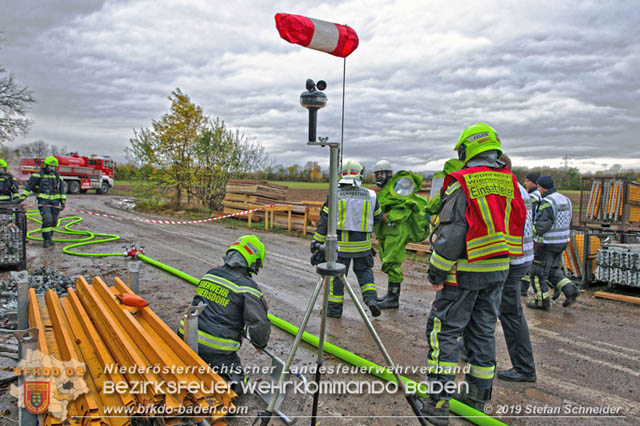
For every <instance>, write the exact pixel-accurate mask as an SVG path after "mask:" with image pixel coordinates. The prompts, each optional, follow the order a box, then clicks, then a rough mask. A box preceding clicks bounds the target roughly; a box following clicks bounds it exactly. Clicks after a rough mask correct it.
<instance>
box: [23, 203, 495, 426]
mask: <svg viewBox="0 0 640 426" xmlns="http://www.w3.org/2000/svg"><path fill="white" fill-rule="evenodd" d="M39 214H40V212H39V211H38V210H28V211H27V214H26V215H27V218H28V219H30V220H33V221H34V222H37V223H39V224H40V225H42V221H41V220H39V219H38V218H37V217H36V216H38V215H39ZM82 220H83V219H82V218H81V217H80V216H66V217H63V218H61V219H59V220H58V224H57V226H56V228H55V229H54V232H58V233H60V234H67V235H77V236H82V238H71V239H67V238H65V239H57V238H54V239H53V241H59V242H73V244H69V245H67V246H65V247H63V249H62V251H63V252H64V253H66V254H70V255H72V256H94V257H106V256H122V253H80V252H75V251H71V250H70V249H72V248H75V247H81V246H86V245H91V244H99V243H106V242H110V241H116V240H118V239H120V237H119V236H118V235H115V234H100V233H97V232H91V231H86V230H77V229H72V228H71V226H73V225H76V224H78V223H80V222H82ZM64 222H67V223H66V224H65V225H64V227H63V228H62V229H60V226H61V225H62V224H63V223H64ZM40 229H41V228H37V229H34V230H31V231H29V232H27V238H29V239H30V240H37V241H42V238H41V237H34V236H33V235H32V234H33V233H35V232H39V231H40ZM95 237H104V238H102V239H98V240H94V238H95ZM137 257H138V259H140V260H142V261H143V262H146V263H148V264H150V265H152V266H155V267H156V268H159V269H162V270H164V271H166V272H169V273H171V274H173V275H175V276H177V277H179V278H182V279H183V280H185V281H187V282H189V283H191V284H193V285H196V286H197V285H198V283H199V282H200V280H199V279H197V278H195V277H193V276H191V275H189V274H187V273H185V272H182V271H180V270H179V269H176V268H173V267H171V266H168V265H165V264H164V263H161V262H158V261H157V260H154V259H151V258H150V257H147V256H145V255H144V254H138V255H137ZM269 320H270V321H271V323H272V324H273V325H275V326H276V327H278V328H280V329H282V330H284V331H286V332H287V333H289V334H292V335H294V336H295V335H296V334H297V333H298V327H296V326H295V325H293V324H291V323H288V322H287V321H285V320H283V319H281V318H278V317H277V316H275V315H272V314H269ZM302 340H304V341H305V342H307V343H309V344H310V345H313V346H315V347H318V341H319V339H318V337H317V336H314V335H313V334H310V333H307V332H306V331H305V332H304V333H303V335H302ZM324 350H325V352H327V353H329V354H331V355H333V356H335V357H337V358H339V359H341V360H343V361H345V362H348V363H349V364H351V365H354V366H356V367H360V368H365V369H366V370H367V371H368V372H369V373H370V374H373V375H374V376H377V377H379V378H381V379H383V380H386V381H388V382H394V383H397V380H396V378H395V376H394V375H393V373H392V372H391V371H390V370H389V369H388V368H386V367H383V366H380V365H378V364H375V363H373V362H371V361H369V360H367V359H365V358H362V357H360V356H358V355H356V354H354V353H352V352H349V351H347V350H345V349H342V348H341V347H339V346H336V345H334V344H333V343H330V342H326V341H325V343H324ZM402 380H403V381H404V382H405V383H406V384H408V385H409V386H411V387H412V388H413V389H416V390H417V394H418V395H420V396H421V397H423V398H426V397H427V392H426V389H425V387H424V386H423V385H422V384H418V383H416V382H415V381H414V380H411V379H409V378H407V377H404V376H402ZM449 404H450V409H451V411H452V412H454V413H455V414H457V415H459V416H461V417H464V418H466V419H467V420H469V421H470V422H472V423H475V424H477V425H480V426H489V425H491V426H498V425H502V426H505V425H504V423H502V422H500V421H499V420H497V419H495V418H493V417H490V416H487V415H486V414H484V413H482V412H480V411H478V410H475V409H473V408H471V407H469V406H468V405H466V404H463V403H461V402H459V401H456V400H455V399H452V400H451V401H450V403H449Z"/></svg>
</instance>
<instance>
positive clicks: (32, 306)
mask: <svg viewBox="0 0 640 426" xmlns="http://www.w3.org/2000/svg"><path fill="white" fill-rule="evenodd" d="M28 298H29V327H35V328H37V329H38V350H39V351H40V352H42V353H44V354H47V355H48V354H49V349H48V348H47V340H46V338H45V336H44V325H43V324H42V317H41V316H40V307H39V306H38V299H37V298H36V291H35V289H33V288H30V289H29V295H28Z"/></svg>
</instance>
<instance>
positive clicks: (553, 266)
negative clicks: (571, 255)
mask: <svg viewBox="0 0 640 426" xmlns="http://www.w3.org/2000/svg"><path fill="white" fill-rule="evenodd" d="M566 248H567V244H566V243H562V244H544V245H540V246H538V247H537V248H536V249H535V253H534V257H535V258H534V260H533V265H532V266H531V274H530V276H531V285H532V286H533V290H534V292H535V300H536V304H537V305H538V307H540V308H548V307H549V305H550V302H549V284H551V285H552V286H553V287H554V288H556V287H557V288H558V290H562V292H563V293H564V294H565V295H570V294H573V293H574V292H577V291H578V290H577V288H576V286H575V284H573V282H571V280H569V279H568V278H566V277H565V276H564V275H563V274H562V271H561V269H560V267H561V265H562V253H563V252H564V251H565V249H566Z"/></svg>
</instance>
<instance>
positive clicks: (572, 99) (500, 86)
mask: <svg viewBox="0 0 640 426" xmlns="http://www.w3.org/2000/svg"><path fill="white" fill-rule="evenodd" d="M279 12H281V13H291V14H299V15H304V16H309V17H312V18H317V19H322V20H325V21H330V22H336V23H341V24H346V25H349V26H350V27H352V28H353V29H354V30H355V31H356V32H357V33H358V36H359V39H360V45H359V47H358V49H357V50H356V51H355V52H354V53H353V54H351V55H350V56H349V57H348V58H347V60H346V93H345V125H344V126H345V129H344V147H345V148H344V158H345V159H354V160H358V161H361V162H362V163H364V164H365V166H369V167H370V166H371V165H373V164H374V163H375V162H376V161H378V160H380V159H386V160H388V161H390V162H391V163H392V164H393V165H394V168H396V169H400V168H408V169H411V170H414V171H423V170H438V169H440V168H441V167H442V164H443V162H444V161H445V160H446V159H448V158H452V157H454V156H455V155H456V154H455V152H453V147H454V146H455V144H456V142H457V139H458V136H459V135H460V133H461V131H462V130H463V129H464V128H465V127H466V126H468V125H470V124H473V123H475V122H486V123H488V124H490V125H491V126H493V127H494V128H495V129H496V130H497V132H498V134H499V136H500V138H501V140H502V144H503V150H504V152H505V153H507V154H509V155H510V156H511V157H512V159H513V163H514V166H518V165H522V166H528V167H539V166H543V165H549V166H560V165H562V164H564V161H563V159H562V158H563V157H564V156H568V157H569V160H568V161H569V165H570V166H575V167H578V168H580V169H581V170H583V171H595V170H601V169H605V168H608V167H610V166H611V165H613V164H615V163H618V164H621V165H622V166H623V167H625V168H639V169H640V142H639V141H638V135H640V84H639V82H640V79H638V75H639V73H640V71H639V70H640V25H638V23H640V6H639V4H638V1H637V0H632V1H626V0H612V1H604V0H603V1H589V0H580V1H563V0H555V1H546V0H540V1H533V0H523V1H518V2H514V1H456V0H446V1H439V0H432V1H415V0H408V1H395V2H394V1H381V0H367V1H363V0H359V1H357V0H341V1H307V0H297V1H271V2H266V1H258V0H254V1H224V2H222V1H213V0H175V1H167V0H162V1H159V0H64V1H62V0H57V1H54V0H52V1H40V0H2V1H1V2H0V32H2V34H1V35H0V36H1V37H2V39H3V41H2V48H1V49H0V64H2V65H4V66H5V67H6V68H7V71H10V72H12V73H14V75H15V77H16V79H17V80H18V81H19V82H20V83H21V84H23V85H26V86H28V87H29V88H31V89H32V90H33V92H34V97H35V98H36V99H37V103H36V104H34V105H33V106H32V108H31V111H30V117H31V118H32V119H33V120H34V125H33V127H32V129H31V132H30V133H29V134H28V135H27V136H26V137H25V138H19V139H17V140H16V141H15V142H13V144H19V143H25V142H30V141H33V140H36V139H43V140H45V141H47V142H49V143H52V144H56V145H60V146H66V147H67V148H68V149H69V150H74V151H75V150H77V151H79V152H81V153H83V154H105V155H111V156H113V157H114V158H115V159H116V160H120V161H122V160H124V154H123V149H124V148H125V147H126V146H128V145H129V138H130V137H132V135H133V129H138V128H141V127H150V126H151V121H152V120H154V119H159V118H160V117H161V116H162V115H163V114H165V113H167V112H168V111H169V105H170V102H169V100H168V97H169V96H170V95H171V92H172V91H173V90H175V89H176V88H180V89H181V90H182V91H183V92H184V93H186V94H188V95H189V96H190V98H191V99H192V101H193V102H194V103H196V104H198V105H200V106H201V107H202V108H203V110H204V112H205V114H207V115H209V116H211V117H212V118H215V117H220V118H221V119H222V120H224V121H225V122H226V123H227V125H229V126H230V127H231V128H233V129H240V130H241V131H242V132H243V133H244V134H245V135H246V136H247V137H248V138H251V139H253V140H255V141H258V142H259V143H262V144H264V146H265V148H266V150H267V152H268V153H269V155H270V158H271V159H272V160H273V161H274V163H275V164H283V165H290V164H294V163H297V164H301V165H304V164H305V163H306V162H307V161H318V162H319V163H320V164H322V165H326V164H328V151H327V150H326V149H322V148H319V147H309V146H307V145H306V140H307V111H306V110H305V109H304V108H302V107H301V106H300V104H299V95H300V93H301V92H303V91H304V84H305V80H306V79H307V78H312V79H314V80H320V79H322V80H325V81H326V82H327V86H328V87H327V89H326V90H325V93H326V94H327V96H328V98H329V101H328V105H327V107H326V108H325V109H323V110H321V111H319V115H318V122H319V124H318V134H319V135H320V136H328V137H329V138H330V140H339V139H340V124H341V119H340V116H341V100H342V72H343V65H344V64H343V60H342V59H341V58H337V57H334V56H331V55H328V54H326V53H323V52H319V51H315V50H311V49H307V48H304V47H301V46H297V45H293V44H290V43H288V42H286V41H284V40H282V39H281V38H280V37H279V34H278V32H277V30H276V28H275V20H274V15H275V14H276V13H279Z"/></svg>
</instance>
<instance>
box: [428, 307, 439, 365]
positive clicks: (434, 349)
mask: <svg viewBox="0 0 640 426" xmlns="http://www.w3.org/2000/svg"><path fill="white" fill-rule="evenodd" d="M441 329H442V324H441V323H440V318H438V317H434V318H433V330H431V333H430V334H429V338H430V339H431V340H430V342H431V359H432V360H433V362H435V363H436V364H438V357H439V356H440V343H439V342H438V333H440V330H441Z"/></svg>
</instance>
